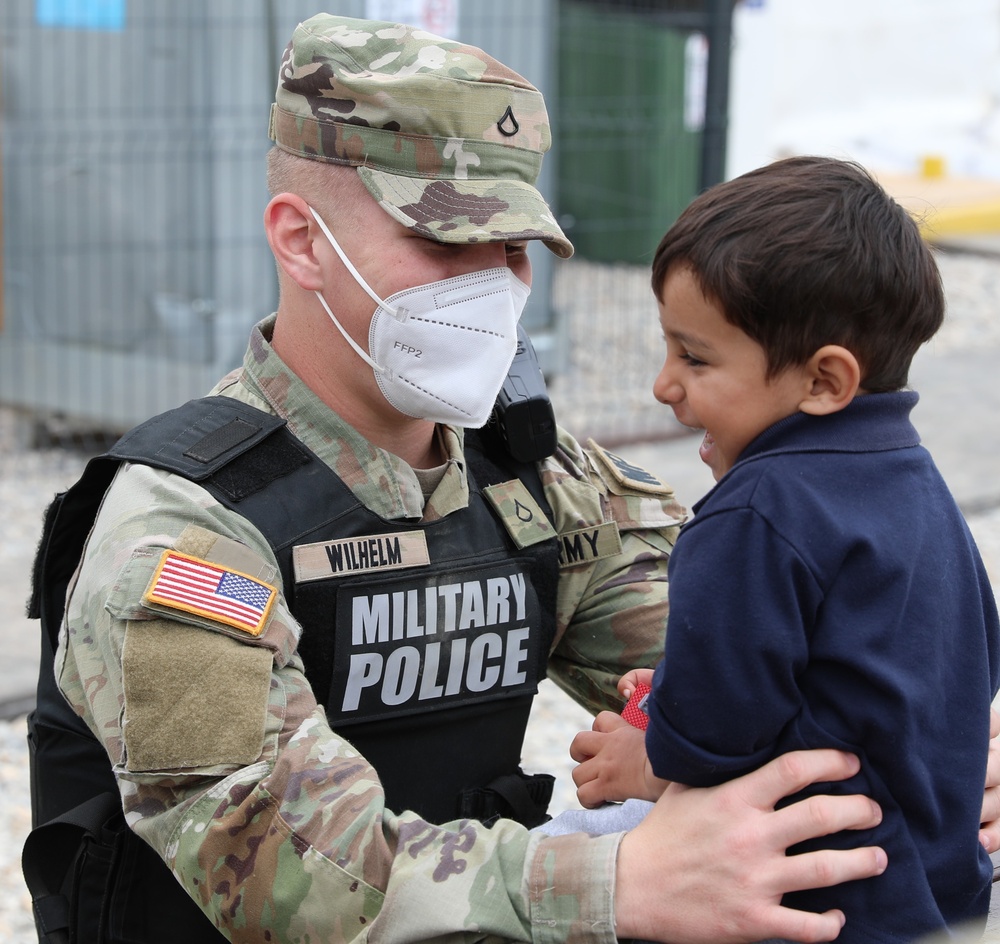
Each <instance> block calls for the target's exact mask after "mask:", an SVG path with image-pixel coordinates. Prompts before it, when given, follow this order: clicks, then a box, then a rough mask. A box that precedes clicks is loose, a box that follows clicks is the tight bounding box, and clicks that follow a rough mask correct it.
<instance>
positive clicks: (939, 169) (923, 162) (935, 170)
mask: <svg viewBox="0 0 1000 944" xmlns="http://www.w3.org/2000/svg"><path fill="white" fill-rule="evenodd" d="M944 175H945V166H944V158H943V157H941V155H940V154H925V155H924V156H923V157H921V158H920V176H921V177H924V178H926V179H928V180H936V179H938V178H940V177H944Z"/></svg>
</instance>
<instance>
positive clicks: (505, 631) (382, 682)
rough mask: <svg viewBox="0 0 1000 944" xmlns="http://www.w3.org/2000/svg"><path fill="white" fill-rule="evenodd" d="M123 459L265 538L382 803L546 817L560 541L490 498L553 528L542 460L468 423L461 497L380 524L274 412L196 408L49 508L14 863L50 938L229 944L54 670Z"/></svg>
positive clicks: (303, 649)
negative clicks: (530, 753)
mask: <svg viewBox="0 0 1000 944" xmlns="http://www.w3.org/2000/svg"><path fill="white" fill-rule="evenodd" d="M123 461H130V462H140V463H144V464H148V465H153V466H155V467H158V468H163V469H167V470H170V471H172V472H175V473H177V474H179V475H182V476H185V477H186V478H189V479H191V480H192V481H195V482H198V484H199V485H201V486H202V487H204V488H205V489H207V490H208V491H209V492H211V493H212V494H213V495H214V496H215V497H216V498H217V499H218V500H219V501H220V502H221V503H222V504H224V505H226V506H227V507H229V508H231V509H233V510H234V511H236V512H237V513H238V514H240V515H241V516H242V517H244V518H246V519H247V520H249V521H250V522H252V523H253V524H254V525H255V526H256V527H257V528H258V530H260V531H261V533H262V534H263V535H264V536H265V537H266V538H267V540H268V542H269V543H270V545H271V547H272V549H273V551H274V553H275V556H276V558H277V560H278V563H279V566H280V568H281V573H282V579H283V584H284V591H285V596H286V599H287V601H288V604H289V606H290V609H291V611H292V613H293V614H294V615H295V617H296V619H297V620H298V621H299V622H300V623H301V625H302V627H303V633H302V638H301V640H300V644H299V652H300V654H301V656H302V658H303V662H304V665H305V671H306V676H307V678H308V680H309V682H310V684H311V686H312V688H313V691H314V692H315V694H316V697H317V700H318V701H319V702H320V703H321V704H323V705H324V707H325V709H326V711H327V715H328V717H329V719H330V722H331V726H332V727H333V728H334V729H335V730H337V731H338V732H339V733H341V734H342V735H343V736H344V737H346V738H347V739H349V740H350V741H351V742H352V744H353V745H354V746H355V747H357V748H358V749H359V750H360V751H361V752H362V753H363V754H364V756H365V757H366V758H367V759H368V760H369V761H370V762H371V763H372V764H373V765H374V767H375V769H376V771H377V772H378V775H379V778H380V780H381V781H382V783H383V785H384V787H385V791H386V801H387V806H388V808H389V809H394V810H402V809H407V808H408V809H413V810H415V811H417V812H418V813H420V814H421V815H422V816H423V817H424V818H425V819H428V820H430V821H432V822H446V821H448V820H451V819H455V818H459V817H470V818H476V819H480V820H482V821H483V822H486V823H487V824H489V823H491V822H493V821H494V820H495V819H496V818H498V817H500V816H505V817H510V818H515V819H518V820H519V821H521V822H523V823H525V825H529V826H530V825H535V824H537V823H539V822H541V821H543V820H544V818H545V812H544V811H545V807H546V805H547V803H548V800H549V798H550V795H551V791H552V778H551V777H548V776H547V775H536V776H534V777H527V776H526V775H524V774H522V773H521V771H520V768H519V762H520V750H521V744H522V741H523V736H524V730H525V725H526V723H527V718H528V712H529V709H530V706H531V701H532V697H533V694H534V692H535V690H536V687H537V682H538V681H539V680H540V679H541V678H543V677H544V675H545V666H546V661H547V657H548V651H549V648H550V646H551V642H552V638H553V634H554V626H555V618H554V614H555V593H556V581H557V568H558V551H557V547H556V541H555V539H554V538H552V539H549V540H545V541H541V542H539V543H537V544H534V545H532V546H529V547H527V548H522V549H518V548H517V546H516V545H515V543H514V541H513V540H512V539H511V537H510V534H509V533H508V530H507V528H506V527H505V526H504V524H503V523H502V521H501V520H500V518H499V517H498V516H497V515H496V514H495V513H494V511H493V510H492V506H491V505H490V503H489V502H488V501H487V500H486V498H485V497H484V492H483V489H484V488H486V487H488V486H490V485H495V484H498V483H502V482H507V481H510V480H512V479H519V480H520V481H521V482H522V483H523V484H524V486H525V487H526V488H527V489H528V491H529V493H530V495H531V497H532V498H533V499H534V500H535V502H536V503H537V506H538V507H539V508H540V509H542V510H543V512H544V513H545V515H546V516H547V517H548V518H549V519H551V510H550V509H549V508H548V505H547V503H546V501H545V497H544V494H543V490H542V487H541V482H540V480H539V477H538V473H537V470H536V469H535V467H534V465H531V464H518V463H515V462H514V461H513V460H512V459H510V458H509V457H508V456H505V455H503V454H498V453H497V451H495V450H490V449H487V448H484V445H483V444H482V442H481V441H480V440H479V437H478V436H477V435H476V434H474V433H471V432H470V433H467V436H466V466H467V473H468V479H469V492H470V501H469V506H468V507H467V508H465V509H462V510H460V511H456V512H454V513H452V514H450V515H448V516H447V517H445V518H442V519H439V520H438V521H435V522H430V523H428V524H424V525H421V524H419V523H412V522H400V521H384V520H383V519H381V518H380V517H378V516H377V515H375V514H374V513H372V512H371V511H369V510H368V509H367V508H365V507H364V506H363V505H362V504H361V503H360V502H358V501H357V499H356V498H355V497H354V495H353V493H352V492H351V491H350V489H348V488H347V487H346V486H345V485H344V483H343V482H342V481H341V480H340V479H339V478H338V477H337V476H336V475H335V474H334V473H333V472H332V471H331V470H330V469H329V467H327V466H326V465H325V464H324V463H322V462H321V461H320V460H319V459H318V458H317V457H316V456H315V455H314V454H313V453H312V452H310V451H309V450H308V449H307V448H306V447H305V446H303V445H302V443H300V442H298V441H297V440H296V439H295V438H294V437H293V436H292V435H291V434H290V433H289V432H288V431H287V429H286V428H285V425H284V422H283V421H282V420H281V419H279V418H277V417H274V416H271V415H269V414H265V413H262V412H260V411H258V410H256V409H254V408H252V407H250V406H248V405H246V404H242V403H240V402H238V401H235V400H232V399H231V398H227V397H210V398H205V399H202V400H195V401H191V402H190V403H188V404H186V405H185V406H183V407H180V408H178V409H177V410H173V411H170V412H169V413H166V414H163V415H162V416H159V417H155V418H154V419H152V420H150V421H148V422H147V423H144V424H142V425H140V426H139V427H136V429H134V430H132V431H131V432H130V433H128V434H126V435H125V436H124V437H123V438H122V439H121V440H120V441H119V442H118V443H117V444H116V445H115V446H114V447H112V449H111V450H109V452H108V453H106V454H105V455H103V456H100V457H98V458H96V459H94V460H92V461H91V462H90V463H89V464H88V467H87V469H86V471H85V472H84V475H83V476H82V477H81V479H80V481H79V482H77V483H76V485H74V486H73V487H72V488H71V489H70V490H69V491H68V492H66V493H64V494H62V495H60V496H58V497H57V499H56V501H55V502H53V505H52V507H51V508H50V509H49V511H48V512H47V514H46V521H45V529H44V533H43V539H42V544H41V545H40V548H39V553H38V557H37V559H36V561H35V570H34V592H33V597H32V602H31V606H30V610H29V615H30V616H33V617H35V618H40V619H41V621H42V628H43V633H42V637H43V638H42V660H41V670H40V677H39V686H38V702H37V707H36V710H35V712H34V713H33V714H32V716H31V718H29V742H30V745H31V749H32V778H31V779H32V821H33V825H34V826H35V827H36V828H35V829H34V830H33V832H32V834H31V836H29V839H28V842H27V843H26V845H25V853H24V857H23V859H24V870H25V876H26V879H27V880H28V884H29V887H31V889H32V895H33V900H34V906H35V916H36V924H37V925H38V927H39V933H40V937H41V939H42V940H43V941H51V942H56V941H74V940H79V941H87V942H88V944H89V942H91V941H93V942H104V941H108V942H130V944H147V942H156V941H161V940H163V941H167V940H169V941H175V940H185V941H192V942H199V941H202V940H204V941H212V942H215V941H218V940H221V936H220V935H219V933H218V932H217V931H216V930H215V929H214V928H213V927H211V925H210V924H209V922H208V920H207V919H206V918H205V917H204V915H203V914H202V913H201V911H200V910H199V909H198V908H197V907H196V906H195V905H194V903H193V901H191V900H190V899H189V898H188V897H187V895H186V894H185V893H184V891H183V890H182V889H181V888H180V886H179V885H178V883H177V882H176V881H175V880H174V879H173V877H172V876H171V875H170V873H169V870H168V869H167V868H166V866H165V865H163V863H162V862H161V861H160V859H159V858H158V857H157V856H156V855H155V853H153V852H152V850H151V849H149V848H148V847H147V846H146V845H145V844H144V843H142V842H141V840H139V839H138V838H137V837H135V836H134V834H132V833H131V832H130V831H129V830H128V829H127V828H126V827H125V826H124V822H123V820H122V817H121V809H120V799H119V796H118V791H117V787H116V785H115V782H114V778H113V776H112V774H111V768H110V764H109V763H108V758H107V755H106V754H105V753H104V750H103V748H102V747H101V745H100V744H99V743H98V742H97V741H96V740H94V739H93V737H92V736H91V735H90V732H89V730H88V729H87V728H86V726H85V725H84V724H83V723H82V721H80V719H79V718H78V717H77V716H76V715H75V714H74V713H73V712H72V711H71V709H70V708H69V707H68V705H67V704H66V702H65V700H64V699H63V698H62V695H61V693H60V692H59V691H58V689H57V687H56V683H55V679H54V676H53V663H54V652H55V647H56V644H57V640H58V631H59V625H60V623H61V620H62V615H63V609H64V603H65V591H66V587H67V583H68V581H69V579H70V577H71V575H72V573H73V571H74V569H75V567H76V564H77V562H78V561H79V558H80V556H81V554H82V550H83V545H84V542H85V540H86V536H87V534H88V532H89V529H90V526H91V525H92V524H93V521H94V518H95V516H96V513H97V509H98V507H99V504H100V500H101V498H102V497H103V495H104V492H105V491H106V490H107V488H108V486H109V484H110V482H111V480H112V478H113V476H114V473H115V471H116V470H117V468H118V466H119V465H120V464H121V462H123ZM526 513H530V512H527V511H526ZM168 915H169V918H168ZM67 931H68V936H67ZM46 935H47V936H46Z"/></svg>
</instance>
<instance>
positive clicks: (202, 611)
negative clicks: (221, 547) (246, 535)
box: [142, 550, 278, 636]
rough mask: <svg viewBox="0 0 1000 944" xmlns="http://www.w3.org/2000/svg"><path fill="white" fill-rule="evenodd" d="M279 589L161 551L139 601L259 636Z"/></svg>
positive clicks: (188, 556) (179, 555)
mask: <svg viewBox="0 0 1000 944" xmlns="http://www.w3.org/2000/svg"><path fill="white" fill-rule="evenodd" d="M277 596H278V588H277V587H275V586H273V585H272V584H269V583H264V582H263V581H262V580H257V579H255V578H253V577H251V576H249V575H248V574H244V573H241V572H240V571H238V570H232V569H230V568H228V567H223V566H221V565H219V564H213V563H211V562H210V561H206V560H202V559H201V558H199V557H192V556H191V555H189V554H181V553H178V552H177V551H170V550H168V551H164V552H163V554H162V556H161V557H160V563H159V565H158V566H157V568H156V572H155V573H154V574H153V578H152V580H151V581H150V582H149V586H148V587H147V588H146V592H145V593H144V594H143V598H142V602H143V604H145V605H146V606H150V607H153V608H157V609H162V608H166V609H167V610H180V611H182V612H185V613H193V614H194V615H196V616H201V617H204V618H206V619H209V620H212V621H213V622H216V623H221V624H223V625H224V626H231V627H232V628H233V629H238V630H241V631H243V632H245V633H249V634H250V635H251V636H259V635H260V634H261V632H262V631H263V629H264V626H265V625H266V624H267V618H268V615H269V614H270V612H271V607H272V606H273V604H274V601H275V599H276V598H277Z"/></svg>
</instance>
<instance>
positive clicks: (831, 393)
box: [799, 344, 861, 416]
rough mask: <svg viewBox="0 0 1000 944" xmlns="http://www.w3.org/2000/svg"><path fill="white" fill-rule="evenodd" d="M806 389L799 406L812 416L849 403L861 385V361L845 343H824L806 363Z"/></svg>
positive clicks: (836, 409) (829, 411) (834, 411)
mask: <svg viewBox="0 0 1000 944" xmlns="http://www.w3.org/2000/svg"><path fill="white" fill-rule="evenodd" d="M805 369H806V375H807V378H808V380H809V382H810V387H809V392H808V393H807V394H806V397H805V399H804V400H803V401H802V402H801V403H800V404H799V410H801V411H802V412H803V413H810V414H812V415H813V416H823V415H824V414H827V413H836V412H837V411H838V410H842V409H843V408H844V407H845V406H847V404H848V403H850V402H851V401H852V400H853V399H854V398H855V396H857V393H858V390H859V389H860V387H861V365H860V364H858V359H857V358H856V357H855V356H854V355H853V354H852V353H851V352H850V351H849V350H847V348H846V347H841V346H840V345H839V344H826V345H824V346H823V347H821V348H820V349H819V350H818V351H817V352H816V353H815V354H813V356H812V357H810V358H809V361H808V362H807V364H806V367H805Z"/></svg>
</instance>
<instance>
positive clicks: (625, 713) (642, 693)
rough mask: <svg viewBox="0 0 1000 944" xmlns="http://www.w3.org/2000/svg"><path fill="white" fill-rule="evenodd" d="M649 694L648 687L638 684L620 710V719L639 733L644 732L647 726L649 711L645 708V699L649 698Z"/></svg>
mask: <svg viewBox="0 0 1000 944" xmlns="http://www.w3.org/2000/svg"><path fill="white" fill-rule="evenodd" d="M649 692H650V687H649V686H648V685H644V684H643V683H642V682H640V683H639V684H638V685H636V687H635V691H634V692H632V695H631V697H630V698H629V700H628V701H627V702H626V703H625V707H624V708H623V709H622V717H623V718H624V719H625V720H626V721H627V722H628V723H629V724H630V725H632V727H633V728H639V729H640V730H641V731H645V730H646V725H648V724H649V711H648V710H647V708H646V699H647V697H648V696H649Z"/></svg>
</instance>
